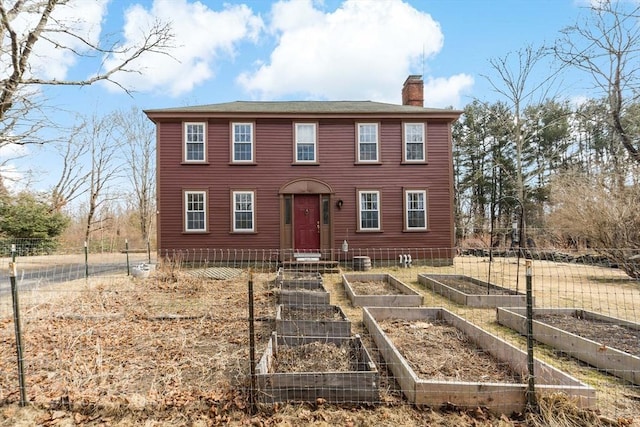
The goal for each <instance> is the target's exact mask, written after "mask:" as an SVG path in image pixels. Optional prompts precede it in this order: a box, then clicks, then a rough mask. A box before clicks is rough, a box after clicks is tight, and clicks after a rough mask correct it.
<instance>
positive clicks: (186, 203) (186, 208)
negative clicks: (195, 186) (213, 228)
mask: <svg viewBox="0 0 640 427" xmlns="http://www.w3.org/2000/svg"><path fill="white" fill-rule="evenodd" d="M192 194H201V195H202V204H203V206H204V210H203V211H202V212H203V213H204V228H189V215H188V214H189V212H200V211H189V195H192ZM207 217H208V214H207V192H206V191H196V190H188V191H185V192H184V231H185V233H202V232H206V231H207V230H208V222H207Z"/></svg>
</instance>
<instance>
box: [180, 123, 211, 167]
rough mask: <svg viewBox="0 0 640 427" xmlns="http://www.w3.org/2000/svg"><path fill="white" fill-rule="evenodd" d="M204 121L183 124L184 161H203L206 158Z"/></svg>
mask: <svg viewBox="0 0 640 427" xmlns="http://www.w3.org/2000/svg"><path fill="white" fill-rule="evenodd" d="M205 128H206V126H205V124H204V123H185V124H184V161H185V162H194V163H195V162H201V163H202V162H205V161H206V160H207V139H206V137H205Z"/></svg>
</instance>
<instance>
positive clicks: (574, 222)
mask: <svg viewBox="0 0 640 427" xmlns="http://www.w3.org/2000/svg"><path fill="white" fill-rule="evenodd" d="M552 186H553V188H552V191H551V195H552V202H553V204H552V206H553V211H552V212H551V214H550V216H549V224H550V225H551V226H552V227H553V228H555V229H557V230H561V231H560V234H561V235H562V237H563V238H564V239H567V240H572V241H580V240H585V241H586V242H587V244H588V246H589V247H590V248H592V249H594V250H597V251H598V252H600V253H601V254H602V255H604V256H606V257H607V258H609V260H610V261H611V262H612V263H613V264H617V265H618V266H619V267H620V268H621V269H623V270H624V271H625V272H626V273H627V274H628V275H629V276H630V277H633V278H636V279H637V278H640V257H639V256H638V255H639V254H640V210H639V209H638V206H640V188H639V187H638V186H637V185H632V184H627V183H622V184H621V180H620V179H612V180H610V179H608V177H604V176H598V177H592V176H586V175H583V174H580V173H575V172H570V173H565V174H563V175H560V176H559V177H557V178H556V179H555V180H554V182H553V184H552ZM606 248H620V249H613V250H612V249H606Z"/></svg>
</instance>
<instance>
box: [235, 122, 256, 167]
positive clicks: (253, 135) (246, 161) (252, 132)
mask: <svg viewBox="0 0 640 427" xmlns="http://www.w3.org/2000/svg"><path fill="white" fill-rule="evenodd" d="M236 125H249V127H250V128H251V159H249V160H238V159H236V142H237V141H236ZM255 134H256V132H255V126H254V125H253V122H233V123H231V161H232V162H233V163H254V156H255Z"/></svg>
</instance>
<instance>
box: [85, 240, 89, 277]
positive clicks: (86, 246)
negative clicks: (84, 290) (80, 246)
mask: <svg viewBox="0 0 640 427" xmlns="http://www.w3.org/2000/svg"><path fill="white" fill-rule="evenodd" d="M88 277H89V246H88V245H87V241H86V240H85V241H84V278H85V279H86V278H88Z"/></svg>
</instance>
